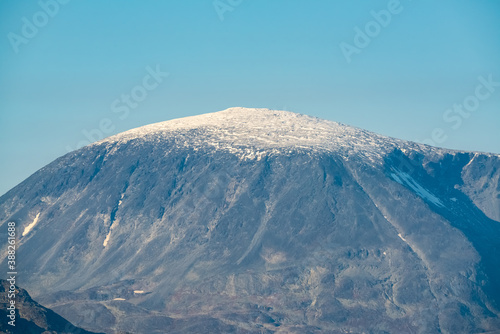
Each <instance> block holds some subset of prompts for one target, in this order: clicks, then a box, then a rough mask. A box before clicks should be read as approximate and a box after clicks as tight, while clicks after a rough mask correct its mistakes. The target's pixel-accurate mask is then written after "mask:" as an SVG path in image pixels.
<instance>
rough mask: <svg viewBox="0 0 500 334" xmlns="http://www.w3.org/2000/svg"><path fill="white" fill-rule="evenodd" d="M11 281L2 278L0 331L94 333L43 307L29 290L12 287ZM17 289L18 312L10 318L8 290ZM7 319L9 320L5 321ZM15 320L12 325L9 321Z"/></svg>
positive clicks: (39, 333) (0, 289) (45, 333)
mask: <svg viewBox="0 0 500 334" xmlns="http://www.w3.org/2000/svg"><path fill="white" fill-rule="evenodd" d="M10 286H11V285H10V282H8V281H6V280H0V305H2V307H1V308H0V317H1V318H2V321H1V322H0V332H1V333H7V334H10V333H13V334H17V333H19V334H42V333H44V334H52V333H53V334H93V333H92V332H88V331H86V330H84V329H81V328H78V327H75V326H73V325H72V324H71V323H70V322H68V321H67V320H66V319H64V318H63V317H61V316H60V315H58V314H56V313H54V312H53V311H51V310H49V309H47V308H45V307H43V306H42V305H40V304H38V303H37V302H35V301H34V300H33V299H31V297H30V295H29V294H28V292H27V291H26V290H24V289H20V288H19V287H17V286H15V287H14V288H12V289H10ZM9 290H11V291H15V295H16V298H15V299H14V300H15V301H16V304H15V309H16V311H15V312H16V313H15V316H14V318H13V319H10V318H8V315H9V314H10V311H8V310H7V307H8V306H9V305H10V300H11V299H9V298H8V296H7V292H8V291H9ZM5 319H7V321H5ZM12 320H14V322H13V324H14V326H12V325H9V324H8V323H7V322H8V321H12Z"/></svg>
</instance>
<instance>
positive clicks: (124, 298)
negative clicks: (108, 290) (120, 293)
mask: <svg viewBox="0 0 500 334" xmlns="http://www.w3.org/2000/svg"><path fill="white" fill-rule="evenodd" d="M113 300H125V298H115V299H113Z"/></svg>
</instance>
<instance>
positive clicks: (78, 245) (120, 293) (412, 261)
mask: <svg viewBox="0 0 500 334" xmlns="http://www.w3.org/2000/svg"><path fill="white" fill-rule="evenodd" d="M499 180H500V156H499V155H495V154H486V153H477V152H463V151H453V150H446V149H438V148H433V147H429V146H425V145H419V144H415V143H411V142H406V141H402V140H398V139H393V138H389V137H385V136H380V135H377V134H374V133H371V132H369V131H365V130H362V129H358V128H353V127H349V126H346V125H342V124H339V123H335V122H330V121H325V120H321V119H317V118H313V117H309V116H304V115H299V114H295V113H291V112H286V111H274V110H268V109H245V108H231V109H227V110H224V111H221V112H217V113H212V114H205V115H201V116H194V117H187V118H182V119H177V120H172V121H168V122H162V123H156V124H152V125H148V126H144V127H141V128H137V129H133V130H130V131H127V132H124V133H121V134H118V135H116V136H112V137H109V138H106V139H104V140H102V141H100V142H97V143H94V144H91V145H89V146H86V147H84V148H81V149H79V150H77V151H74V152H71V153H68V154H66V155H65V156H63V157H61V158H59V159H57V160H55V161H54V162H52V163H51V164H49V165H47V166H46V167H44V168H42V169H40V170H39V171H38V172H36V173H35V174H33V175H32V176H30V177H29V178H28V179H26V180H25V181H24V182H22V183H21V184H19V185H18V186H16V187H15V188H14V189H12V190H11V191H9V192H8V193H7V194H5V195H4V196H2V197H0V222H2V224H6V222H7V221H11V220H14V221H16V222H17V226H18V229H19V231H18V234H19V236H20V237H19V240H18V248H19V249H18V255H17V256H18V258H19V259H22V266H23V267H22V268H23V269H22V271H20V272H19V280H20V284H22V285H23V286H25V287H26V288H27V289H28V290H29V291H30V293H32V295H34V296H36V298H37V300H39V301H40V302H41V303H43V304H44V305H47V306H48V307H51V308H53V309H54V310H55V311H56V312H58V313H59V314H61V315H62V316H64V317H65V318H66V319H68V320H70V321H71V322H72V323H74V324H75V325H77V326H79V327H83V328H86V329H88V330H93V331H101V332H114V331H129V332H132V333H163V332H165V331H168V332H169V333H185V332H191V333H197V332H200V333H206V332H241V333H254V332H255V333H263V332H264V333H273V332H280V331H281V332H286V333H306V332H307V333H316V332H318V333H319V332H328V333H346V332H356V333H361V332H367V333H384V332H391V333H403V332H404V333H474V332H478V333H479V332H487V331H492V330H495V329H498V328H500V319H499V316H500V311H499V305H500V260H499V259H500V247H499V241H498V240H500V181H499ZM3 230H4V231H6V228H3ZM1 240H3V241H0V243H1V244H0V245H1V246H2V249H4V248H6V247H7V246H6V244H5V242H6V240H7V238H6V237H5V238H2V239H1ZM6 253H7V252H3V253H2V254H6ZM4 256H5V255H4ZM0 260H3V261H2V265H3V266H4V267H5V266H6V259H5V258H1V259H0Z"/></svg>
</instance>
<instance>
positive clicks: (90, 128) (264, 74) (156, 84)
mask: <svg viewBox="0 0 500 334" xmlns="http://www.w3.org/2000/svg"><path fill="white" fill-rule="evenodd" d="M0 38H1V39H0V88H1V89H0V157H1V159H0V175H1V179H0V195H1V194H4V193H5V192H6V191H8V190H9V189H10V188H12V187H14V186H15V185H16V184H18V183H19V182H21V181H22V180H24V179H25V178H26V177H28V176H29V175H30V174H32V173H33V172H35V171H36V170H38V169H39V168H41V167H43V166H44V165H46V164H48V163H50V162H51V161H52V160H54V159H55V158H57V157H59V156H61V155H63V154H65V153H67V152H68V151H69V150H72V149H75V148H77V147H78V146H81V145H84V144H86V143H88V142H89V140H95V139H99V138H100V137H101V136H109V135H112V134H115V133H119V132H122V131H125V130H128V129H131V128H134V127H138V126H142V125H146V124H150V123H154V122H159V121H165V120H169V119H173V118H178V117H183V116H190V115H196V114H202V113H207V112H214V111H219V110H223V109H226V108H228V107H233V106H241V107H266V108H272V109H285V110H290V111H294V112H299V113H303V114H308V115H312V116H317V117H321V118H325V119H329V120H334V121H339V122H342V123H346V124H349V125H353V126H357V127H361V128H365V129H368V130H371V131H374V132H377V133H381V134H385V135H389V136H393V137H398V138H402V139H408V140H414V141H418V142H426V143H433V144H435V145H436V146H441V147H447V148H456V149H465V150H477V151H488V152H495V153H500V131H499V128H500V1H497V0H490V1H486V0H484V1H483V0H477V1H470V0H468V1H465V0H442V1H435V0H413V1H411V0H400V1H397V0H383V1H374V0H372V1H360V0H359V1H355V0H344V1H333V0H316V1H306V0H274V1H270V0H216V1H213V0H190V1H189V0H169V1H151V0H150V1H147V0H140V1H139V0H130V1H117V0H116V1H81V0H71V1H69V0H41V1H39V2H38V1H18V0H2V1H1V2H0ZM167 72H168V75H167V74H166V73H167Z"/></svg>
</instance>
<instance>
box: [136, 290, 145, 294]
mask: <svg viewBox="0 0 500 334" xmlns="http://www.w3.org/2000/svg"><path fill="white" fill-rule="evenodd" d="M134 293H135V294H141V293H144V290H134Z"/></svg>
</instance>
